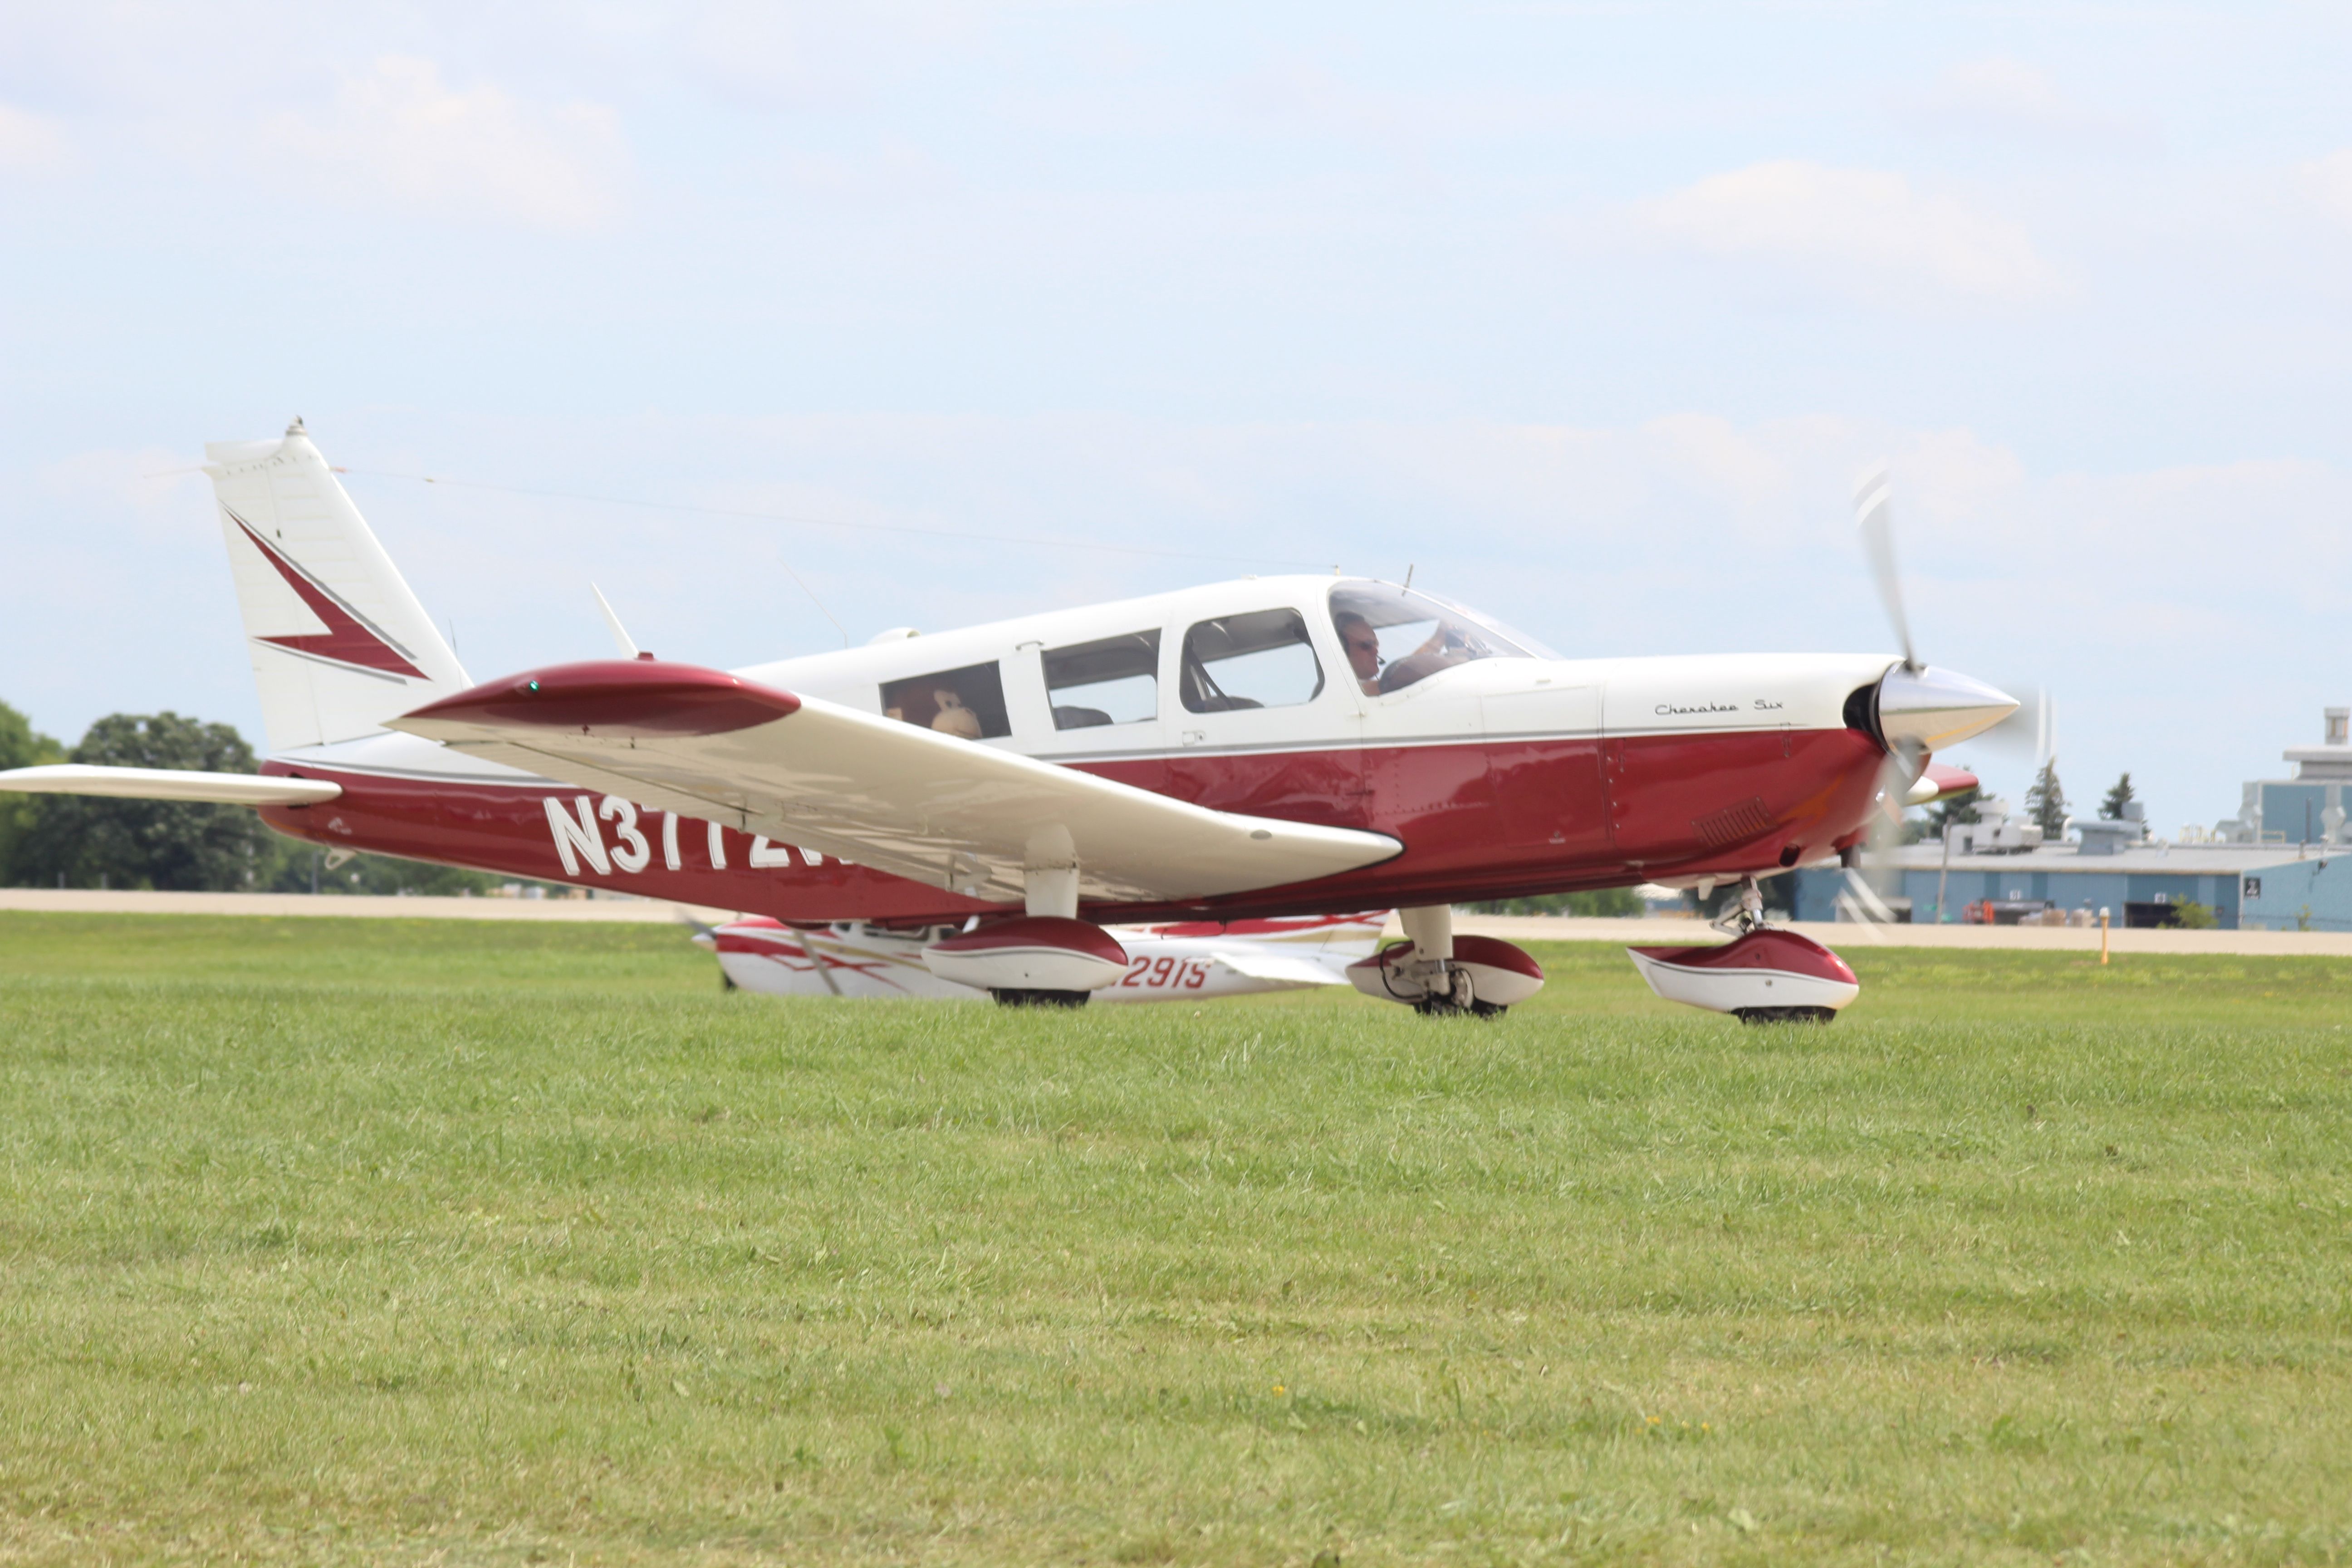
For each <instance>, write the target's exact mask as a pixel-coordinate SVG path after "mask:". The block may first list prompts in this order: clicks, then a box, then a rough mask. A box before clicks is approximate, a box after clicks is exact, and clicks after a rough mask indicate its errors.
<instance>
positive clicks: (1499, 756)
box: [0, 420, 2016, 1016]
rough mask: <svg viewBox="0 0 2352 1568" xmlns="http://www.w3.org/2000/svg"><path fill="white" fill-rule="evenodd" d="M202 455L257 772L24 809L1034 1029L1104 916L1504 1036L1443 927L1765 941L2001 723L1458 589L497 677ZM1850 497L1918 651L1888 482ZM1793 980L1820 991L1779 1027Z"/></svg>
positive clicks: (1083, 976) (1941, 679)
mask: <svg viewBox="0 0 2352 1568" xmlns="http://www.w3.org/2000/svg"><path fill="white" fill-rule="evenodd" d="M205 453H206V457H207V458H208V462H207V465H206V470H205V471H206V472H207V473H208V474H210V475H211V477H212V479H213V486H214V489H215V495H216V497H217V500H218V503H219V513H220V523H221V528H222V531H223V534H224V536H225V537H226V542H227V546H228V552H229V560H230V565H231V569H232V571H233V573H234V575H235V578H236V590H237V597H238V601H239V604H240V605H241V607H242V609H243V612H244V618H245V629H246V636H247V647H248V648H249V650H250V653H251V656H252V659H253V668H254V675H255V679H257V681H258V683H259V686H260V694H261V705H262V715H263V721H264V724H265V726H266V729H267V731H268V760H267V761H266V762H265V763H264V764H263V766H262V770H261V773H260V775H258V776H248V775H233V774H206V773H171V772H163V771H156V770H138V769H100V768H91V767H78V766H71V765H68V766H63V767H53V768H35V769H23V770H17V771H16V772H15V773H5V774H0V788H11V789H17V790H52V791H64V792H72V793H85V794H98V795H128V796H137V797H145V798H162V799H174V800H205V801H226V802H236V803H241V804H245V805H254V806H257V807H258V808H259V810H260V812H261V815H262V816H263V818H264V820H266V821H267V822H268V824H269V825H270V826H272V827H274V828H276V829H277V830H278V831H279V832H281V833H286V834H289V835H291V836H293V837H297V838H302V839H308V840H310V841H311V842H313V843H316V844H320V845H323V846H325V847H328V848H329V849H331V850H342V849H349V850H354V851H356V850H367V851H371V852H376V853H383V854H390V855H399V856H405V857H408V858H413V859H419V860H430V861H439V862H443V863H446V864H450V865H457V866H466V867H474V868H481V869H484V870H489V871H495V872H502V873H507V874H509V875H520V876H526V877H534V878H543V879H550V880H554V881H562V882H570V883H574V884H580V885H585V886H588V887H593V888H607V889H618V890H622V891H626V892H631V893H638V894H644V895H647V896H651V897H654V898H661V899H671V900H678V901H680V902H685V903H695V904H705V905H719V906H721V907H724V908H729V909H735V910H743V911H746V912H747V913H749V914H752V915H763V916H767V917H769V918H771V919H773V920H776V921H782V922H786V923H789V924H798V925H813V924H823V923H825V922H830V921H860V922H864V923H865V924H866V925H868V926H875V927H881V928H886V929H893V930H918V929H921V928H926V927H929V928H940V927H947V928H953V930H954V931H955V934H953V935H950V936H946V937H943V938H940V939H938V940H934V941H932V942H929V943H928V944H927V945H926V946H925V948H924V949H923V953H924V961H925V965H926V968H927V969H928V970H929V972H930V973H933V974H934V975H936V976H938V977H939V978H940V979H941V980H943V981H946V982H949V983H951V984H958V985H963V986H970V987H972V988H975V989H978V990H984V991H987V992H989V993H991V994H993V995H995V996H996V997H997V998H998V999H999V1000H1000V1001H1004V1002H1011V1003H1059V1004H1069V1003H1076V1002H1082V1001H1084V1000H1085V999H1086V998H1087V996H1088V995H1089V994H1094V993H1097V992H1100V991H1102V990H1104V989H1106V988H1108V987H1113V986H1116V985H1118V984H1119V983H1120V982H1121V980H1122V979H1123V978H1124V977H1125V976H1126V974H1127V973H1128V972H1129V957H1128V954H1127V952H1126V950H1125V949H1124V948H1123V947H1122V945H1121V943H1120V942H1119V940H1118V938H1117V937H1116V936H1114V935H1113V934H1112V933H1111V932H1110V931H1108V930H1106V929H1105V928H1106V927H1107V926H1108V925H1110V924H1114V923H1117V924H1121V925H1132V924H1138V923H1145V924H1149V923H1155V922H1170V921H1186V922H1232V921H1248V920H1267V919H1280V918H1285V917H1294V916H1322V915H1328V914H1331V913H1334V912H1338V911H1353V910H1365V909H1372V908H1380V907H1383V906H1393V907H1395V908H1397V909H1398V910H1399V915H1400V919H1401V921H1402V925H1403V928H1404V931H1405V935H1406V937H1407V939H1408V941H1407V942H1406V943H1404V944H1402V945H1400V946H1397V947H1392V948H1391V949H1389V950H1388V951H1386V952H1382V953H1380V954H1378V955H1377V956H1375V957H1373V958H1370V959H1367V960H1364V961H1363V962H1362V963H1360V964H1359V965H1357V966H1356V968H1355V969H1354V970H1353V971H1351V978H1353V979H1354V980H1355V981H1356V982H1357V984H1358V986H1359V988H1360V989H1362V990H1365V991H1366V992H1368V993H1369V994H1374V995H1379V996H1382V997H1386V998H1389V999H1392V1000H1395V1001H1397V1002H1401V1003H1405V1004H1409V1005H1414V1006H1417V1007H1419V1008H1421V1009H1423V1011H1428V1012H1456V1011H1475V1012H1479V1013H1491V1012H1494V1011H1497V1010H1499V1009H1501V1008H1503V1007H1506V1006H1508V1005H1511V1004H1512V1003H1514V1002H1516V1001H1517V1000H1519V999H1521V998H1522V997H1524V996H1526V995H1528V994H1532V992H1533V991H1534V989H1535V987H1536V986H1538V985H1539V984H1541V981H1542V973H1541V971H1540V969H1538V967H1537V966H1536V965H1535V963H1533V961H1532V960H1530V959H1529V958H1528V955H1527V954H1525V953H1524V952H1520V951H1519V950H1517V948H1515V947H1512V946H1510V944H1508V943H1505V942H1496V941H1494V940H1493V939H1482V938H1475V937H1470V936H1466V935H1465V936H1462V937H1458V938H1457V937H1456V936H1455V935H1454V931H1453V929H1452V921H1451V913H1450V911H1451V907H1452V906H1453V905H1454V904H1455V903H1457V902H1462V901H1465V900H1484V899H1500V898H1512V897H1522V896H1532V895H1539V894H1545V893H1554V892H1564V891H1570V890H1574V889H1597V888H1611V887H1622V886H1627V885H1631V884H1634V883H1640V882H1663V883H1666V884H1668V885H1676V886H1685V887H1698V888H1701V889H1712V888H1713V887H1715V886H1716V885H1718V884H1723V883H1735V882H1736V883H1738V884H1740V885H1741V888H1742V899H1741V904H1742V908H1743V910H1744V913H1745V918H1744V920H1743V921H1742V923H1743V925H1744V926H1754V925H1756V924H1757V917H1759V916H1760V912H1761V900H1760V898H1759V897H1758V895H1757V892H1756V889H1755V879H1758V878H1761V877H1767V876H1769V875H1772V874H1773V873H1775V872H1778V871H1780V870H1783V869H1786V868H1790V867H1795V866H1801V865H1806V864H1809V863H1813V862H1819V861H1832V860H1836V859H1838V858H1842V857H1843V858H1846V859H1847V860H1848V861H1849V863H1850V862H1851V860H1852V858H1853V855H1854V854H1855V852H1856V850H1857V847H1858V846H1859V845H1861V843H1862V842H1863V840H1864V837H1865V835H1866V834H1867V833H1868V832H1869V831H1870V829H1871V826H1872V825H1873V821H1874V816H1876V815H1878V814H1881V813H1882V812H1883V811H1884V810H1885V809H1886V807H1885V805H1884V804H1883V801H1885V800H1894V799H1896V798H1900V799H1902V800H1904V801H1906V803H1911V804H1916V803H1918V802H1921V801H1925V800H1928V799H1932V798H1935V796H1936V795H1938V794H1941V793H1946V792H1948V791H1949V790H1951V789H1955V788H1960V787H1966V785H1967V784H1971V783H1973V782H1974V781H1972V780H1969V779H1967V777H1966V775H1964V774H1959V773H1955V772H1953V771H1950V770H1943V769H1931V768H1930V767H1929V763H1928V757H1929V754H1930V753H1931V752H1935V751H1937V750H1938V749H1941V748H1943V747H1945V746H1948V745H1949V744H1952V743H1953V742H1958V741H1960V740H1964V739H1966V738H1967V737H1969V736H1971V735H1975V734H1978V733H1979V732H1980V731H1984V730H1986V729H1989V728H1990V727H1991V726H1992V725H1994V724H1995V723H1997V722H1999V721H2000V720H2001V719H2003V718H2005V717H2007V716H2008V714H2009V713H2011V711H2012V710H2014V709H2015V707H2016V703H2015V702H2014V701H2012V700H2011V699H2010V698H2008V697H2006V696H2004V695H2003V694H2001V693H2000V692H1999V691H1997V690H1995V689H1992V688H1991V687H1989V686H1986V685H1984V684H1982V683H1980V682H1978V681H1975V680H1972V679H1969V678H1967V677H1965V676H1960V675H1957V674H1954V673H1952V672H1949V671H1946V670H1940V669H1934V668H1927V667H1925V666H1922V665H1921V664H1919V663H1918V661H1917V660H1916V659H1915V658H1911V657H1909V654H1908V649H1907V642H1908V637H1907V634H1906V637H1905V639H1904V640H1905V641H1906V653H1905V655H1904V656H1902V657H1900V658H1898V657H1896V656H1895V655H1890V654H1883V653H1882V654H1759V655H1745V656H1738V657H1708V658H1603V659H1563V658H1559V657H1557V656H1556V655H1554V654H1552V653H1550V652H1549V650H1547V649H1546V648H1544V647H1542V645H1540V644H1538V643H1537V642H1536V641H1535V640H1534V639H1532V638H1530V637H1525V636H1522V635H1521V634H1519V633H1517V632H1515V631H1512V630H1510V629H1509V628H1507V627H1506V626H1500V625H1498V624H1496V622H1494V621H1492V620H1489V619H1487V618H1486V617H1485V616H1480V615H1478V614H1477V613H1475V611H1471V610H1467V609H1465V608H1463V607H1461V606H1459V605H1453V604H1450V603H1448V602H1446V601H1445V600H1444V599H1440V598H1438V597H1436V596H1434V595H1429V594H1425V593H1421V592H1418V591H1415V590H1412V589H1409V588H1404V587H1400V586H1397V585H1395V584H1388V583H1382V582H1376V581H1373V580H1370V579H1367V578H1360V577H1337V576H1335V577H1314V576H1295V577H1264V578H1252V579H1246V580H1244V581H1240V582H1231V583H1219V584H1210V585H1208V586H1205V587H1199V588H1189V589H1185V590H1183V591H1181V592H1179V593H1172V594H1161V595H1154V596H1151V597H1148V598H1140V599H1129V600H1124V601H1121V602H1119V603H1116V604H1106V605H1087V606H1085V607H1082V608H1077V609H1067V610H1052V611H1045V612H1042V613H1040V614H1036V615H1032V616H1022V617H1019V618H1017V619H1013V620H1006V621H999V622H996V623H993V624H992V625H988V626H973V627H970V628H967V629H964V630H961V631H951V632H944V633H927V634H923V635H920V636H918V635H917V634H916V633H915V632H914V631H912V630H905V629H902V630H898V631H893V632H886V633H884V634H883V635H882V636H880V637H876V638H875V639H874V640H873V641H872V642H871V643H869V644H867V645H866V647H857V648H851V649H846V650H845V651H842V652H838V653H825V654H815V655H811V656H808V657H805V658H792V659H784V660H782V661H779V662H777V663H773V664H764V665H759V666H755V667H752V668H748V669H740V670H734V671H726V670H718V669H709V668H703V667H700V666H698V665H692V664H684V663H677V662H675V661H670V660H665V659H659V658H655V657H654V656H653V655H652V654H650V653H643V652H638V653H635V655H634V657H630V658H614V659H605V660H591V661H587V662H583V663H573V664H562V665H551V666H548V667H546V668H540V669H532V670H526V671H523V672H521V673H520V674H516V675H511V676H506V677H503V678H501V679H496V680H492V681H488V682H487V683H482V684H477V683H476V682H474V680H473V679H471V678H470V677H469V676H467V673H466V672H465V670H464V669H463V668H460V667H459V665H458V663H457V656H456V655H455V654H454V653H453V652H451V650H450V648H449V647H448V645H447V643H446V642H445V641H444V640H443V638H442V637H441V635H440V634H439V633H438V632H437V631H436V630H435V629H434V626H433V622H432V619H431V617H430V616H427V615H426V614H425V611H424V609H423V607H422V606H421V605H419V604H418V603H417V601H416V598H415V595H414V594H412V593H411V592H410V591H409V588H408V585H407V584H405V583H404V582H403V581H402V579H401V576H400V574H399V573H398V572H397V571H396V570H395V569H394V566H393V563H392V561H391V559H390V558H389V557H388V556H387V555H386V554H385V553H384V552H383V547H382V546H381V545H380V544H378V543H377V542H376V539H375V536H374V534H373V533H372V532H371V531H369V529H368V527H367V524H366V523H365V522H364V521H362V518H361V516H360V514H359V511H358V510H357V509H356V508H355V507H354V506H353V505H352V501H351V498H350V497H349V496H348V495H346V494H345V493H344V490H343V488H342V486H341V484H340V483H339V482H338V481H337V479H336V478H335V475H334V473H333V471H332V470H331V468H329V466H328V464H327V463H326V461H325V460H324V459H323V458H321V457H320V453H319V450H318V448H317V447H315V446H313V445H312V444H311V441H310V437H309V436H308V435H307V434H306V433H305V432H304V430H303V428H302V426H301V424H300V422H299V420H298V421H297V422H296V423H295V425H294V426H292V427H291V428H289V430H288V432H287V434H286V435H285V437H283V438H280V439H274V440H264V441H249V442H234V443H222V444H217V445H214V446H210V447H206V448H205ZM1865 503H1866V504H1865V514H1864V515H1865V525H1866V527H1865V535H1866V537H1867V538H1869V539H1870V540H1871V541H1872V542H1873V544H1874V550H1875V552H1876V557H1875V559H1876V563H1877V564H1878V565H1879V567H1880V577H1881V583H1882V586H1883V587H1884V588H1885V590H1886V592H1887V594H1888V597H1889V608H1890V610H1891V611H1893V612H1894V613H1895V616H1896V618H1897V626H1898V629H1900V626H1901V619H1900V605H1899V602H1897V601H1896V600H1895V597H1894V593H1893V567H1892V561H1891V557H1889V556H1888V554H1887V553H1886V544H1885V506H1884V487H1883V485H1881V486H1880V487H1879V488H1878V490H1877V491H1876V493H1875V495H1874V497H1866V498H1865ZM1873 519H1875V522H1873V521H1872V520H1873ZM614 630H615V633H616V635H617V636H621V637H622V640H623V642H624V646H626V642H625V634H620V632H619V627H618V623H617V622H615V623H614ZM1743 943H1744V944H1746V945H1745V946H1743ZM1735 950H1736V951H1735ZM1651 957H1652V959H1653V962H1654V963H1664V964H1666V965H1667V966H1668V968H1669V969H1672V970H1674V971H1675V973H1676V975H1677V980H1676V984H1678V985H1679V986H1680V988H1681V994H1680V995H1679V997H1678V999H1683V1000H1694V1001H1696V1002H1697V1003H1698V1004H1699V1005H1706V1006H1719V1007H1721V1008H1722V1009H1723V1010H1726V1011H1738V1012H1741V1013H1743V1014H1744V1015H1748V1016H1788V1015H1790V1013H1796V1014H1800V1015H1815V1016H1825V1015H1822V1014H1821V1010H1822V1009H1825V1008H1830V1007H1833V1006H1834V1005H1843V1001H1842V1000H1827V999H1825V998H1831V997H1834V996H1835V995H1836V994H1839V993H1840V992H1841V991H1842V990H1843V988H1844V987H1848V986H1850V985H1851V983H1852V981H1853V976H1852V974H1851V972H1849V971H1846V969H1845V966H1844V965H1843V963H1840V962H1839V961H1838V960H1837V959H1836V957H1835V955H1834V954H1832V953H1829V952H1828V951H1827V950H1826V949H1822V948H1820V947H1818V946H1816V945H1815V944H1813V943H1811V942H1806V941H1805V940H1804V939H1803V938H1801V937H1798V936H1796V935H1794V934H1793V933H1790V932H1786V931H1770V930H1758V931H1748V932H1747V933H1746V934H1745V935H1743V936H1742V937H1741V939H1740V941H1739V942H1733V943H1730V944H1728V945H1727V947H1726V948H1718V949H1712V950H1692V951H1691V952H1685V953H1683V954H1681V955H1680V956H1679V957H1676V956H1674V955H1668V956H1665V957H1659V956H1657V955H1656V954H1652V955H1651ZM1683 971H1688V973H1687V974H1684V973H1682V972H1683ZM1645 973H1649V971H1647V970H1645ZM1774 976H1789V977H1791V978H1793V979H1796V980H1801V981H1810V982H1813V983H1817V984H1811V985H1810V988H1809V989H1808V988H1803V987H1799V989H1804V994H1805V995H1806V997H1807V998H1808V1000H1806V1001H1804V1002H1802V1003H1800V1004H1785V1003H1784V999H1785V998H1786V997H1788V996H1789V995H1790V994H1792V990H1791V988H1790V987H1789V986H1787V985H1786V984H1783V983H1782V982H1781V981H1779V980H1775V979H1773V978H1772V977H1774ZM1652 978H1653V981H1654V983H1655V981H1656V975H1655V974H1653V975H1652ZM1775 987H1779V989H1777V990H1776V989H1775ZM1825 988H1826V989H1825ZM1843 994H1844V995H1846V996H1850V995H1851V991H1850V990H1844V991H1843Z"/></svg>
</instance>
